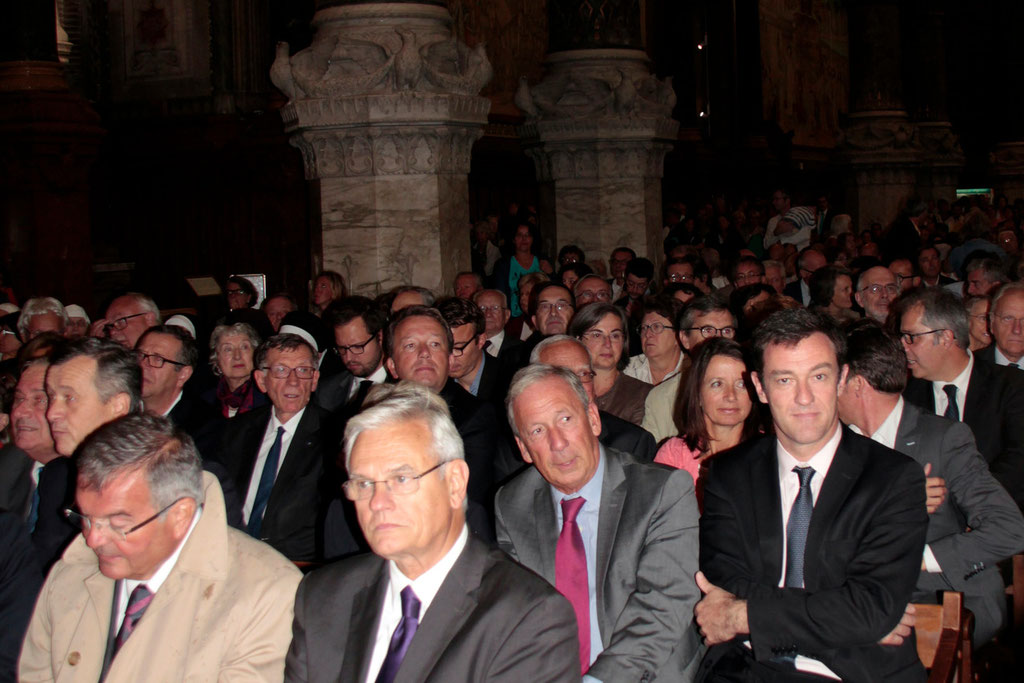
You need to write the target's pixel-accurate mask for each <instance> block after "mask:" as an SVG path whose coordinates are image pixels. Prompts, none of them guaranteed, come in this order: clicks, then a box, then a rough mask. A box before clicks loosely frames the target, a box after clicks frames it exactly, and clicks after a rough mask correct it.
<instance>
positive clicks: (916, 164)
mask: <svg viewBox="0 0 1024 683" xmlns="http://www.w3.org/2000/svg"><path fill="white" fill-rule="evenodd" d="M848 16H849V32H850V114H849V116H848V117H847V119H846V121H845V122H844V125H843V130H842V133H841V135H840V141H839V145H838V149H837V154H838V156H839V159H840V160H841V161H843V162H845V163H847V164H848V165H849V173H848V175H847V180H846V198H847V205H848V208H849V210H850V213H851V214H852V215H853V219H854V221H855V223H854V225H855V227H856V228H857V229H865V228H867V227H869V225H870V224H871V223H872V222H875V221H877V222H879V223H881V224H882V225H883V226H884V225H888V224H889V223H890V222H891V221H892V220H893V219H895V218H896V217H897V215H898V214H899V211H900V209H901V208H902V206H903V205H904V203H905V202H906V200H907V199H908V198H909V197H910V196H911V195H914V194H916V193H917V181H918V172H919V169H920V165H921V142H920V139H919V135H918V130H917V127H916V126H915V125H914V123H913V122H912V121H911V120H910V117H909V115H908V114H907V111H906V107H905V105H904V100H903V83H902V71H901V69H902V64H901V54H900V4H899V3H898V2H897V1H896V0H863V1H862V2H857V3H852V4H851V5H850V7H849V15H848Z"/></svg>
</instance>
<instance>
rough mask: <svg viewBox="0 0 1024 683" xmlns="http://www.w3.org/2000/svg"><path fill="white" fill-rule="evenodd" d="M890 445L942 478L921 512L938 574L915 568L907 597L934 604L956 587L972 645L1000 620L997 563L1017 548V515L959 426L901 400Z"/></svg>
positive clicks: (1023, 520)
mask: <svg viewBox="0 0 1024 683" xmlns="http://www.w3.org/2000/svg"><path fill="white" fill-rule="evenodd" d="M894 446H895V449H896V450H898V451H899V452H901V453H903V454H905V455H909V456H910V457H911V458H913V459H914V460H916V461H917V462H918V463H919V464H921V465H922V466H923V465H926V464H928V463H931V466H932V469H931V474H930V475H929V476H932V477H942V478H944V479H945V480H946V486H947V488H948V491H949V493H948V496H947V498H946V502H944V503H943V504H942V505H941V506H940V507H939V508H938V509H937V510H936V511H935V512H934V513H932V514H931V515H930V516H929V517H928V537H927V543H928V546H929V547H930V548H931V550H932V553H933V554H934V555H935V559H936V560H937V561H938V563H939V566H940V567H942V573H941V574H933V573H929V572H921V576H920V578H919V579H918V582H917V593H916V594H915V595H914V599H915V600H916V601H918V602H921V601H925V600H927V601H928V602H936V593H937V591H944V590H954V591H960V592H962V593H963V594H964V596H965V598H966V601H967V608H968V609H970V610H971V611H972V612H973V613H974V618H975V627H974V634H975V635H974V643H975V645H976V646H978V645H983V644H984V643H985V642H987V641H988V640H990V639H991V638H992V636H994V635H995V634H996V632H998V631H999V629H1000V628H1001V627H1002V625H1003V623H1004V622H1005V621H1006V598H1005V596H1004V595H1003V579H1002V577H1001V576H1000V574H999V569H998V568H997V567H996V563H997V562H998V561H999V560H1002V559H1004V558H1006V557H1009V556H1010V555H1013V554H1014V553H1019V552H1021V551H1022V550H1024V517H1022V516H1021V513H1020V510H1019V509H1018V507H1017V505H1016V504H1015V503H1014V502H1013V499H1012V498H1011V497H1010V494H1009V493H1007V492H1006V489H1004V488H1003V486H1002V485H1001V484H1000V483H999V482H998V481H996V480H995V478H994V477H993V476H992V475H991V473H989V470H988V465H987V464H986V463H985V459H984V458H982V457H981V454H980V453H979V452H978V447H977V446H976V445H975V443H974V435H973V434H972V433H971V429H970V427H968V426H967V425H966V424H964V423H962V422H954V421H952V420H947V419H945V418H942V417H939V416H938V415H934V414H930V413H926V412H924V411H923V410H921V409H920V408H918V407H917V406H915V405H913V404H910V403H907V402H904V404H903V417H902V418H901V419H900V426H899V429H898V430H897V432H896V443H895V444H894ZM968 529H969V531H968Z"/></svg>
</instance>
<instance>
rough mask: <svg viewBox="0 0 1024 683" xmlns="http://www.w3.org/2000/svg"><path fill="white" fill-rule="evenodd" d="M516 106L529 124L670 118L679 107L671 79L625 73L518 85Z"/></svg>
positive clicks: (564, 75) (563, 76) (567, 75)
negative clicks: (552, 121) (587, 119)
mask: <svg viewBox="0 0 1024 683" xmlns="http://www.w3.org/2000/svg"><path fill="white" fill-rule="evenodd" d="M515 103H516V106H517V107H519V109H520V110H522V111H523V113H524V114H526V119H527V121H528V122H529V121H531V120H537V119H544V120H550V119H579V118H583V117H594V116H622V117H627V118H628V117H636V116H655V117H670V116H671V114H672V108H673V107H675V104H676V94H675V91H674V90H673V88H672V78H671V77H668V78H666V79H665V80H660V79H658V78H657V77H656V76H653V75H645V76H641V77H639V78H638V77H637V76H635V75H633V74H630V73H628V72H627V71H626V70H624V69H615V68H605V69H602V70H599V71H598V72H596V73H595V72H580V71H576V72H574V71H561V72H556V73H553V74H551V75H550V76H549V77H548V78H545V79H544V80H543V81H541V82H540V83H538V84H537V85H535V86H533V87H532V88H531V87H530V85H529V83H527V80H526V78H525V77H524V78H522V79H520V81H519V89H518V90H517V91H516V95H515Z"/></svg>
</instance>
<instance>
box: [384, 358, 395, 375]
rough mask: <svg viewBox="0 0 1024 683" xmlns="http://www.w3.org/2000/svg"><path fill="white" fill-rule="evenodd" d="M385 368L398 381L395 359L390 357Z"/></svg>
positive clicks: (385, 361) (386, 360)
mask: <svg viewBox="0 0 1024 683" xmlns="http://www.w3.org/2000/svg"><path fill="white" fill-rule="evenodd" d="M384 367H385V368H387V369H388V372H389V373H390V374H391V376H392V377H394V378H395V379H398V373H397V372H396V371H395V361H394V359H392V358H391V356H388V357H387V358H386V359H385V360H384Z"/></svg>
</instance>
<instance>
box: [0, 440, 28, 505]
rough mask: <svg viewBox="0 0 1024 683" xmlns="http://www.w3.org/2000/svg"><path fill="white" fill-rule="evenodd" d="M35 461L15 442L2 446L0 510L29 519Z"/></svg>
mask: <svg viewBox="0 0 1024 683" xmlns="http://www.w3.org/2000/svg"><path fill="white" fill-rule="evenodd" d="M34 462H35V461H34V460H32V458H30V457H29V455H28V453H26V452H25V451H23V450H21V449H20V448H18V447H17V446H15V445H14V443H13V442H12V443H9V444H7V445H6V446H4V447H3V448H0V510H7V511H8V512H13V513H14V514H16V515H18V517H20V518H21V519H22V521H24V520H27V519H28V515H29V512H31V510H32V490H33V488H34V487H33V485H32V464H33V463H34Z"/></svg>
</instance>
